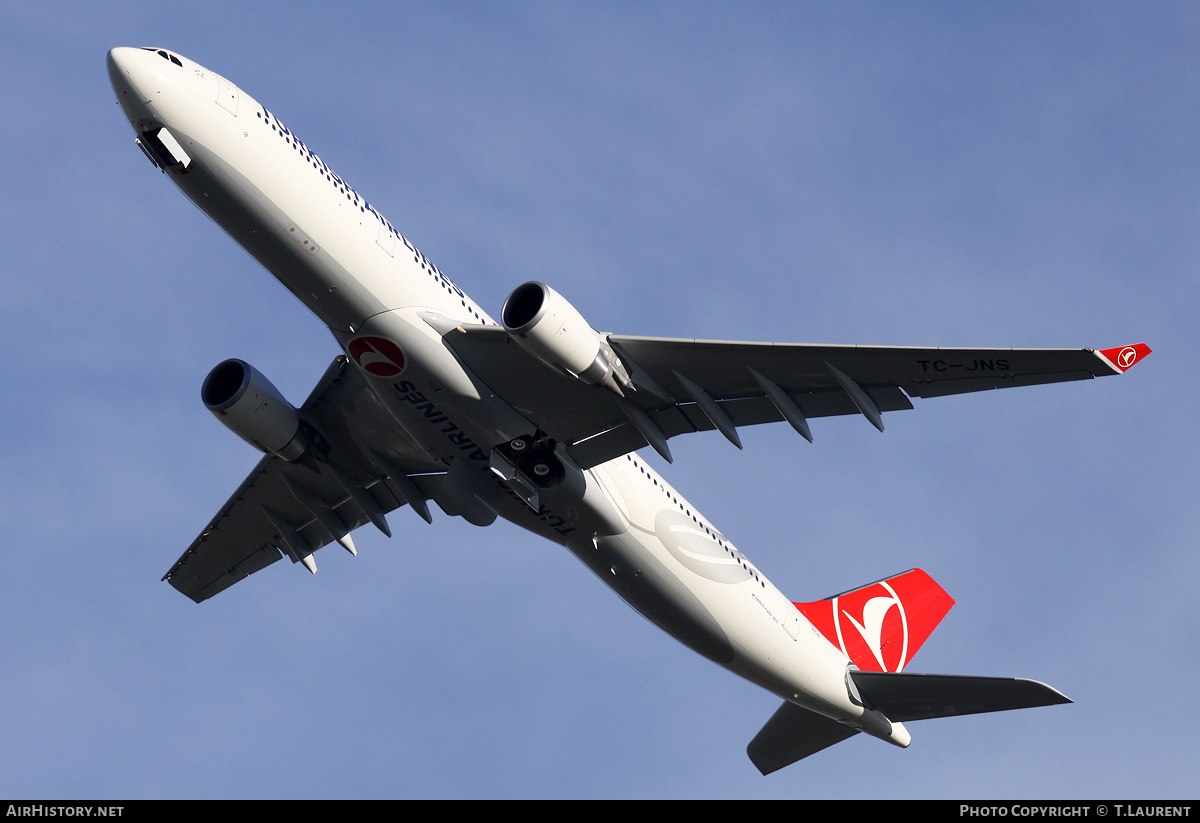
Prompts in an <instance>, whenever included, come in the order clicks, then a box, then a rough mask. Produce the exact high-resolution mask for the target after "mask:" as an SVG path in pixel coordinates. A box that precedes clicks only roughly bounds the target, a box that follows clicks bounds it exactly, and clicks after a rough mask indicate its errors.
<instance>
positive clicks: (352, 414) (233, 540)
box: [163, 355, 445, 603]
mask: <svg viewBox="0 0 1200 823" xmlns="http://www.w3.org/2000/svg"><path fill="white" fill-rule="evenodd" d="M299 412H300V416H301V419H302V421H303V423H302V425H304V426H306V430H307V431H308V433H309V439H310V440H311V441H312V445H311V447H310V448H312V449H314V450H317V451H319V452H320V456H321V459H319V460H317V459H313V457H312V456H311V455H309V456H306V457H305V458H303V459H301V460H299V461H297V462H295V463H289V462H287V461H286V460H283V459H282V458H279V457H275V456H272V455H268V456H266V457H264V458H262V459H261V460H259V461H258V465H257V466H255V467H254V470H253V471H252V472H250V475H249V477H247V478H246V479H245V480H244V481H243V482H242V484H241V485H240V486H239V487H238V489H237V491H235V492H234V493H233V496H232V497H230V498H229V500H228V501H227V502H226V503H225V505H224V506H222V507H221V509H220V511H219V512H218V513H217V515H216V517H214V518H213V519H212V521H211V522H210V523H209V524H208V526H207V527H206V528H205V529H204V531H202V532H201V533H200V535H199V536H198V537H197V538H196V539H195V541H194V542H193V543H192V545H191V546H189V547H188V549H187V551H185V552H184V553H183V556H182V557H180V558H179V560H178V561H176V562H175V565H174V566H172V567H171V569H170V570H169V571H168V572H167V573H166V575H165V576H164V577H163V579H164V580H166V581H168V582H170V584H171V585H172V586H174V587H175V588H176V589H178V590H179V591H180V592H182V593H183V594H186V595H187V596H188V597H190V598H191V599H192V600H194V601H196V602H197V603H199V602H201V601H204V600H207V599H208V598H210V597H212V596H213V595H215V594H217V593H219V592H222V591H224V590H225V589H227V588H229V587H230V586H232V585H233V584H234V583H236V582H238V581H239V580H242V579H243V578H245V577H248V576H250V575H251V574H253V573H254V572H256V571H259V570H260V569H263V568H266V567H267V566H269V565H271V564H272V563H274V562H275V561H276V560H279V559H280V558H281V557H287V558H288V559H290V560H291V561H292V562H293V563H303V564H304V565H305V566H306V567H307V568H308V569H309V570H310V571H316V561H315V560H314V559H313V554H314V553H315V552H316V551H317V550H318V549H320V548H322V547H324V546H327V545H329V544H330V543H333V542H335V541H336V542H338V543H341V544H342V545H343V546H345V547H346V548H347V549H348V550H349V551H351V552H352V553H353V552H354V551H355V550H354V543H353V542H352V541H351V539H350V536H349V535H350V532H351V531H353V530H354V529H356V528H358V527H359V526H362V525H364V524H366V523H374V524H375V525H376V526H378V527H379V528H380V530H382V531H383V532H384V533H385V534H389V535H390V533H391V532H390V529H389V527H388V525H387V521H386V519H384V515H385V514H387V513H388V512H390V511H392V510H393V509H396V508H398V507H400V506H402V505H404V504H405V503H408V504H410V505H411V506H412V507H413V508H414V510H416V511H417V512H418V513H419V514H421V516H422V517H424V518H425V519H426V520H429V519H430V515H429V510H428V508H427V506H426V504H425V500H426V499H427V498H429V497H430V496H431V495H432V494H433V493H434V492H435V491H436V487H437V484H438V483H439V482H440V477H441V475H440V474H435V473H432V472H437V471H438V470H439V469H444V468H445V466H439V465H438V464H434V463H432V462H430V461H428V460H426V459H422V458H421V456H420V452H419V450H417V449H416V448H415V447H414V446H413V445H412V444H411V443H408V442H407V441H406V440H405V439H404V437H403V435H401V434H400V433H399V432H397V430H396V427H395V426H394V425H389V418H388V416H387V414H386V412H383V411H382V410H381V409H380V408H379V406H378V400H376V399H375V396H374V395H373V394H372V393H371V392H370V390H369V389H368V387H367V386H366V383H365V381H364V380H363V378H362V376H361V374H359V372H358V370H357V369H355V368H351V367H350V366H349V364H348V361H347V359H346V358H345V357H344V356H340V355H339V356H338V357H337V358H336V359H335V360H334V362H333V364H332V365H331V366H330V367H329V369H328V370H327V371H326V373H325V376H324V377H323V378H322V379H321V382H320V383H318V384H317V387H316V388H315V389H314V390H313V392H312V394H311V395H310V396H309V398H308V400H306V401H305V403H304V405H303V406H302V407H301V408H300V409H299ZM334 443H337V444H339V445H340V446H341V447H342V448H344V449H346V451H341V450H339V446H335V445H334Z"/></svg>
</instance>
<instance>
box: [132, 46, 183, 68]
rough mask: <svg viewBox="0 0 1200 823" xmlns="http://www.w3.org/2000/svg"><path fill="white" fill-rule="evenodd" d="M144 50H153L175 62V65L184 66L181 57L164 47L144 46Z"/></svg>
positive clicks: (165, 58) (164, 58)
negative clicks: (163, 48) (165, 49)
mask: <svg viewBox="0 0 1200 823" xmlns="http://www.w3.org/2000/svg"><path fill="white" fill-rule="evenodd" d="M142 50H143V51H152V52H154V53H156V54H157V55H158V56H159V57H161V58H162V59H163V60H169V61H171V62H172V63H174V64H175V65H177V66H179V67H180V68H183V63H181V62H180V61H179V58H178V57H176V56H175V55H173V54H171V53H170V52H165V51H163V50H162V49H156V48H154V47H153V46H142Z"/></svg>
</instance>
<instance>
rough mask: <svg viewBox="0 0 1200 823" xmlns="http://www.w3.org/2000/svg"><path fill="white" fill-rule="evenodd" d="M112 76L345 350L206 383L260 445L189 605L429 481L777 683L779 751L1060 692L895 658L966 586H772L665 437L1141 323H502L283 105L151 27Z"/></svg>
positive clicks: (851, 408) (1033, 374)
mask: <svg viewBox="0 0 1200 823" xmlns="http://www.w3.org/2000/svg"><path fill="white" fill-rule="evenodd" d="M107 65H108V74H109V78H110V80H111V82H112V86H113V89H114V91H115V92H116V95H117V100H118V102H119V103H120V106H121V108H122V110H123V112H124V114H125V116H126V117H127V118H128V120H129V123H130V125H131V126H132V127H133V130H134V132H135V135H136V138H135V140H136V143H137V145H138V147H139V148H140V149H141V150H142V152H143V153H144V154H145V155H146V157H147V158H148V159H149V161H150V162H151V163H152V164H153V165H154V166H155V167H156V168H157V169H158V170H160V171H161V172H162V173H163V174H165V175H166V176H167V177H168V178H169V179H170V180H171V181H172V182H173V183H174V184H175V185H177V186H178V187H179V189H180V190H181V191H182V192H183V193H184V194H185V195H186V196H187V197H188V198H189V199H190V200H191V201H192V202H193V203H195V204H196V205H197V206H198V207H199V208H200V210H201V211H203V212H204V213H205V214H207V215H208V216H209V217H210V218H212V219H213V221H215V222H216V223H217V225H218V226H220V227H221V228H222V229H223V230H224V231H225V232H227V233H228V234H229V235H230V236H231V237H232V238H233V239H234V240H235V241H237V242H238V243H239V244H240V245H241V246H242V247H243V248H244V249H245V250H246V251H247V252H249V253H250V254H251V255H252V256H253V257H254V258H255V259H257V260H258V261H259V262H260V263H261V264H262V265H263V266H264V267H265V268H266V269H267V270H268V271H269V272H270V273H271V274H272V275H274V276H275V277H276V278H277V279H278V280H279V281H280V282H281V283H282V284H283V285H284V286H285V287H286V288H287V289H288V290H289V291H291V293H292V294H294V295H295V296H296V297H297V298H298V299H299V300H300V301H301V302H302V303H303V304H304V305H305V306H307V307H308V308H309V309H310V310H311V311H312V312H313V313H314V314H315V315H316V316H317V317H318V318H319V319H320V321H321V322H322V323H324V324H325V325H326V326H327V327H328V328H329V330H330V332H331V333H332V334H333V336H334V338H335V339H336V340H337V343H338V345H339V346H340V347H341V349H342V352H343V353H342V354H339V355H338V356H337V357H335V358H334V360H333V362H332V363H331V364H330V365H329V367H328V368H327V369H326V371H325V373H324V375H323V376H322V377H321V379H320V380H319V382H318V383H317V385H316V387H315V388H314V389H313V390H312V393H311V394H310V395H309V396H308V398H307V399H305V401H304V402H303V403H301V404H299V405H298V406H293V405H292V404H291V403H289V402H288V400H286V399H285V398H284V397H283V395H282V394H281V393H280V392H279V391H278V390H277V389H276V388H275V387H274V386H273V385H272V384H271V383H270V381H269V380H268V379H267V378H266V377H265V376H263V375H262V373H260V372H259V371H258V370H256V369H255V368H254V367H253V366H251V365H249V364H248V363H246V362H244V361H242V360H236V359H234V360H227V361H225V362H223V363H220V364H218V365H217V366H216V367H215V368H213V369H212V371H211V372H210V373H209V374H208V376H207V377H206V378H205V380H204V382H203V385H202V388H201V398H202V400H203V402H204V403H205V405H206V406H207V407H208V409H209V410H210V411H212V413H213V414H214V415H215V416H216V417H217V418H218V419H219V420H220V421H221V422H222V423H223V424H225V425H226V426H227V427H228V428H229V429H230V430H232V431H233V432H234V433H236V434H237V435H238V436H240V437H241V438H243V439H244V440H246V441H247V442H248V443H250V444H251V445H252V446H254V447H255V449H257V450H258V451H259V452H261V453H262V457H261V458H260V459H259V462H258V464H257V465H256V466H255V467H254V469H253V470H252V471H251V472H250V474H249V476H248V477H247V478H246V479H245V480H244V481H243V482H242V484H241V485H240V486H239V487H238V488H237V490H236V491H235V492H234V493H233V495H232V496H231V497H230V498H229V500H228V502H226V503H225V505H224V506H222V507H221V509H220V511H219V512H218V513H217V515H216V516H215V517H214V518H213V519H212V521H211V522H210V523H209V524H208V525H207V526H206V527H205V528H204V529H203V531H201V533H200V535H199V536H198V537H197V538H196V539H195V541H194V542H193V543H192V544H191V545H190V546H189V547H188V549H187V550H186V551H185V552H184V553H183V555H182V556H181V557H180V558H179V559H178V560H177V561H176V562H175V564H174V565H172V566H171V568H170V569H169V570H168V571H167V573H166V575H165V576H164V577H163V579H164V580H165V581H167V582H169V583H170V585H171V586H173V587H174V588H176V589H177V590H178V591H180V592H181V593H183V594H185V595H186V596H188V597H189V598H191V599H192V600H194V601H195V602H197V603H200V602H202V601H204V600H207V599H208V598H211V597H213V596H214V595H216V594H218V593H219V592H221V591H223V590H224V589H226V588H228V587H229V586H231V585H233V584H234V583H236V582H238V581H240V580H242V579H243V578H245V577H248V576H249V575H251V574H253V573H255V572H258V571H261V570H262V569H264V568H266V567H267V566H269V565H271V564H272V563H275V562H276V561H278V560H281V559H285V558H286V559H288V560H290V561H291V562H292V563H294V564H301V565H303V566H304V567H305V568H307V569H308V570H309V571H310V572H313V573H315V572H316V570H317V565H316V559H315V554H316V552H317V551H318V550H319V549H321V548H323V547H324V546H326V545H330V544H333V543H337V544H339V545H341V546H342V547H344V548H345V549H346V550H347V551H349V552H350V553H351V554H355V555H356V554H357V549H356V547H355V545H354V541H353V539H352V537H351V533H352V532H353V531H354V530H355V529H357V528H359V527H360V526H363V525H365V524H367V523H370V524H373V525H374V526H375V527H376V528H378V529H379V530H380V531H381V532H383V533H384V534H385V535H388V536H389V537H390V536H391V533H392V532H391V526H390V524H389V522H388V519H387V515H389V514H391V513H392V512H393V511H394V510H396V509H399V508H401V507H402V506H405V505H407V506H408V507H409V508H411V509H412V510H413V511H414V512H416V514H417V515H418V516H419V517H421V518H422V519H423V520H425V521H427V522H429V523H432V522H433V517H432V515H431V510H430V507H429V505H428V503H429V501H433V502H434V503H435V504H436V505H437V506H438V507H439V508H440V509H441V511H442V512H444V513H445V514H446V515H449V516H459V517H462V518H463V519H465V520H466V521H467V522H469V523H472V524H474V525H477V526H487V525H490V524H492V523H493V522H494V521H495V520H496V519H497V518H503V519H504V520H507V521H509V522H512V523H515V524H516V525H518V526H520V527H522V528H524V529H527V530H529V531H531V532H533V533H534V534H538V535H541V536H542V537H545V538H548V539H550V540H553V541H554V542H556V543H558V544H560V545H562V546H564V547H565V548H566V549H567V550H568V551H570V552H571V553H572V554H573V555H575V556H576V557H577V558H578V559H579V560H581V561H582V562H583V564H584V565H585V566H587V567H588V568H589V569H591V570H592V572H594V573H595V574H596V576H597V577H599V578H600V579H601V580H602V581H603V582H604V583H605V584H606V585H607V586H609V587H610V588H611V589H612V590H613V591H614V592H616V593H617V595H619V596H620V597H621V598H623V599H624V600H625V601H626V602H627V603H629V604H630V605H631V606H632V607H633V608H634V609H635V610H637V611H638V612H639V613H641V614H642V615H643V616H645V617H646V618H647V619H649V620H650V621H651V622H652V623H654V624H655V625H657V626H659V627H660V628H662V629H663V630H664V631H666V632H667V633H668V634H670V635H671V636H672V637H674V638H675V639H677V640H678V641H680V642H681V643H683V644H684V645H686V646H688V647H689V648H691V649H693V650H695V651H696V652H698V653H699V654H701V655H703V656H705V657H707V658H708V659H710V660H712V661H713V662H715V663H717V664H718V665H720V666H723V667H725V668H726V669H728V670H730V671H732V672H734V673H735V674H737V675H739V676H741V677H743V678H745V679H746V680H749V681H750V682H752V683H755V684H757V685H758V686H761V687H762V688H764V689H766V690H767V691H769V692H772V693H773V694H775V695H776V696H778V697H779V698H781V699H782V700H783V703H782V705H781V706H780V708H779V709H778V710H777V711H776V712H775V714H774V715H773V716H772V717H771V718H770V719H769V720H768V721H767V722H766V724H765V725H764V726H763V728H762V730H761V731H760V732H759V733H758V735H757V736H755V737H754V739H753V740H752V741H751V743H750V744H749V746H748V747H747V753H748V754H749V756H750V759H751V761H752V762H753V764H754V765H755V766H756V767H757V768H758V769H759V770H760V771H761V772H762V773H763V774H764V775H765V774H769V773H771V772H774V771H777V770H779V769H782V768H783V767H785V766H788V765H790V764H792V763H794V762H796V761H798V760H800V759H802V758H805V757H807V756H809V755H812V754H814V753H816V752H819V751H821V750H823V749H825V748H827V747H829V746H832V745H834V744H835V743H838V742H840V741H842V740H845V739H847V738H849V737H852V736H854V735H856V734H858V733H859V732H863V733H866V734H868V735H870V736H872V737H877V738H879V739H881V740H884V741H887V742H889V743H892V744H894V745H896V746H899V747H907V746H908V745H909V742H910V740H911V736H910V734H909V732H908V730H907V728H906V727H905V725H904V724H905V723H906V722H908V721H910V720H923V719H928V718H936V717H949V716H956V715H964V714H972V713H980V712H993V711H1003V710H1009V709H1017V708H1029V707H1035V706H1049V705H1055V704H1061V703H1069V702H1070V700H1069V699H1068V698H1067V697H1065V696H1064V695H1063V694H1062V693H1060V692H1059V691H1057V690H1055V689H1053V688H1051V687H1050V686H1048V685H1045V684H1043V683H1040V682H1037V681H1034V680H1027V679H1021V678H998V677H964V676H958V675H934V674H915V673H911V672H907V671H905V667H906V666H907V664H908V663H909V661H910V660H911V659H912V656H913V654H914V653H915V652H916V651H917V650H918V649H919V648H920V646H921V645H922V643H923V642H924V641H925V639H926V638H927V637H928V636H929V634H930V633H931V632H932V631H933V629H934V628H936V626H937V625H938V623H939V622H940V621H941V619H942V618H943V617H944V616H945V614H946V613H947V612H948V610H949V609H950V607H951V606H952V605H953V603H954V601H953V600H952V599H951V598H950V596H949V595H948V594H947V593H946V592H945V591H944V590H942V588H941V587H940V586H939V585H938V584H937V583H935V582H934V581H933V579H932V578H931V577H930V576H929V575H927V574H926V573H925V572H923V571H921V570H919V569H913V570H911V571H909V572H905V573H904V574H900V575H895V576H892V577H889V578H886V579H882V580H878V581H876V582H874V583H871V584H868V585H866V586H861V587H858V588H856V589H854V590H851V591H849V592H845V593H842V594H839V595H835V596H832V597H828V598H825V599H823V600H818V601H813V602H793V601H792V600H790V599H789V598H788V597H787V596H785V595H784V594H783V593H782V592H780V591H779V590H778V589H777V588H776V587H775V586H774V585H772V584H771V582H770V581H769V580H768V579H767V577H766V575H764V574H763V573H762V571H760V569H759V568H758V566H757V565H756V564H754V563H753V562H751V561H750V560H749V558H747V557H746V555H744V554H743V553H742V552H741V551H740V550H739V549H738V548H737V547H736V546H735V545H734V544H733V542H731V541H730V540H729V539H728V538H727V537H726V536H725V535H724V534H723V533H722V532H721V531H720V530H719V529H717V527H716V526H715V525H713V524H712V523H711V522H710V521H709V520H708V519H706V518H705V517H704V516H703V515H702V514H700V513H699V512H698V511H697V510H696V508H695V507H694V506H692V504H691V503H689V502H688V501H687V500H686V499H685V498H684V497H683V496H682V495H680V494H679V492H678V491H677V490H676V489H675V488H674V486H672V485H670V484H669V483H668V482H667V481H666V480H665V479H663V477H662V476H661V475H659V473H658V472H657V471H656V470H655V469H654V468H652V467H651V466H650V465H649V464H648V463H647V462H646V460H645V458H644V457H642V456H640V455H639V451H640V450H642V449H644V448H646V447H649V448H650V449H652V450H653V451H654V452H656V453H657V454H658V455H659V456H661V457H662V459H664V460H666V461H667V462H668V463H670V462H671V460H672V455H671V450H670V448H669V446H668V441H669V440H670V439H671V438H673V437H676V436H678V435H681V434H684V433H690V432H703V431H714V430H715V431H717V432H719V433H720V434H721V435H723V436H724V437H725V438H726V439H728V440H729V441H730V442H731V443H733V445H735V446H737V447H738V448H741V441H740V439H739V435H738V429H739V428H740V427H742V426H748V425H755V424H762V423H770V422H786V423H787V424H789V425H790V426H791V427H792V428H793V429H795V431H796V432H797V433H798V434H799V435H800V436H802V437H804V438H805V439H806V440H809V441H810V442H811V441H812V439H813V434H812V429H811V426H810V421H811V420H812V419H814V418H820V417H827V416H833V415H862V416H863V417H865V418H866V419H867V420H868V421H869V422H870V423H871V424H872V425H873V426H874V427H875V428H877V429H879V430H880V431H882V430H883V428H884V425H883V420H882V414H883V413H884V412H893V411H899V410H904V409H912V408H913V404H912V402H911V400H910V398H912V397H920V398H931V397H941V396H945V395H952V394H960V393H965V392H975V391H982V390H987V389H996V388H1007V387H1015V386H1029V385H1036V384H1042V383H1053V382H1060V381H1069V380H1084V379H1090V378H1093V377H1102V376H1107V375H1114V374H1121V373H1123V372H1125V371H1126V370H1127V369H1129V368H1130V367H1132V366H1133V365H1134V364H1135V363H1137V362H1139V361H1140V360H1141V359H1143V358H1144V357H1146V356H1147V355H1148V354H1149V353H1150V349H1149V347H1147V346H1146V345H1145V344H1142V343H1139V344H1136V345H1130V346H1119V347H1116V348H1109V349H1102V350H1092V349H951V348H910V347H871V346H826V345H803V344H789V343H751V342H737V341H711V340H690V339H665V338H654V337H637V336H628V335H618V334H610V333H600V332H597V331H595V330H594V329H593V327H592V326H591V325H590V324H589V323H588V321H587V320H585V319H584V317H583V315H582V314H581V313H580V312H579V311H578V310H577V309H576V308H575V307H574V306H572V305H571V304H570V303H569V302H568V301H567V300H566V298H564V297H563V296H562V295H560V294H559V293H558V292H557V291H555V290H554V289H553V288H551V287H550V286H548V285H546V284H544V283H541V282H528V283H524V284H522V285H519V286H517V288H516V289H514V291H513V292H512V293H511V294H510V295H509V297H508V298H507V300H506V301H505V303H504V305H503V308H502V309H501V312H500V321H499V323H497V322H496V321H495V320H494V319H493V318H492V317H491V316H490V315H489V314H488V313H487V312H486V311H485V310H484V309H483V308H482V307H480V306H479V305H478V304H476V303H475V302H474V301H472V300H471V299H470V298H469V297H468V296H467V295H466V293H465V292H463V290H462V289H460V288H459V287H458V286H457V285H455V283H454V282H453V281H452V280H451V279H450V278H449V277H447V276H446V274H444V273H443V272H442V271H441V270H440V269H439V268H438V267H437V266H436V265H434V264H433V263H432V262H430V261H429V260H428V259H427V258H426V257H425V255H424V254H422V253H421V251H420V250H419V249H417V247H416V246H415V245H414V244H413V243H412V242H411V241H410V240H409V239H407V238H406V237H405V236H404V235H403V234H401V233H400V232H399V231H397V230H396V229H395V228H394V227H393V226H392V224H391V223H390V222H389V221H388V220H387V219H386V218H385V217H384V216H383V215H382V214H380V213H379V212H378V211H377V210H376V209H375V207H374V206H372V205H371V204H370V203H369V202H368V201H367V200H366V199H365V198H364V197H363V196H362V195H361V194H360V193H359V192H358V191H356V190H355V189H354V188H353V187H352V186H350V185H349V184H348V183H346V182H345V181H344V180H343V179H342V178H341V177H340V176H338V175H337V174H336V173H335V172H334V171H333V170H332V169H331V168H330V167H329V166H328V165H326V163H325V162H324V161H323V160H322V159H321V158H320V157H319V156H318V155H317V154H316V153H314V152H313V151H312V149H311V148H309V146H308V145H307V144H305V143H304V141H303V140H301V139H300V138H299V137H298V136H296V135H295V134H294V133H293V132H292V131H291V130H290V129H288V128H287V126H285V125H284V123H283V122H282V121H281V120H280V119H279V118H278V117H276V116H275V115H274V114H273V113H272V112H271V111H269V110H268V109H267V108H265V107H264V106H263V105H262V104H260V103H259V102H257V101H256V100H255V99H254V98H252V97H251V96H250V95H248V94H246V92H244V91H243V90H242V89H241V88H239V87H238V86H236V85H234V84H233V83H232V82H230V81H229V80H227V79H226V78H224V77H222V76H221V75H219V74H217V73H216V72H213V71H211V70H209V69H206V68H204V67H203V66H200V65H199V64H197V63H195V62H193V61H191V60H188V59H187V58H185V57H182V56H180V55H179V54H177V53H175V52H172V51H169V50H167V49H161V48H114V49H112V50H111V51H109V53H108V58H107Z"/></svg>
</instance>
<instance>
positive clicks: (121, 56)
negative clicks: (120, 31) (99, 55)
mask: <svg viewBox="0 0 1200 823" xmlns="http://www.w3.org/2000/svg"><path fill="white" fill-rule="evenodd" d="M140 53H142V52H141V49H134V48H129V47H128V46H122V47H120V48H115V49H109V51H108V60H107V63H108V80H109V82H110V83H112V87H113V91H115V92H116V93H117V99H119V100H120V99H122V98H123V97H124V96H125V95H127V94H133V95H134V96H137V95H138V94H139V92H138V90H137V85H136V83H135V82H134V75H135V74H137V65H136V64H137V63H138V62H139V61H138V58H139V57H140Z"/></svg>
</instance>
